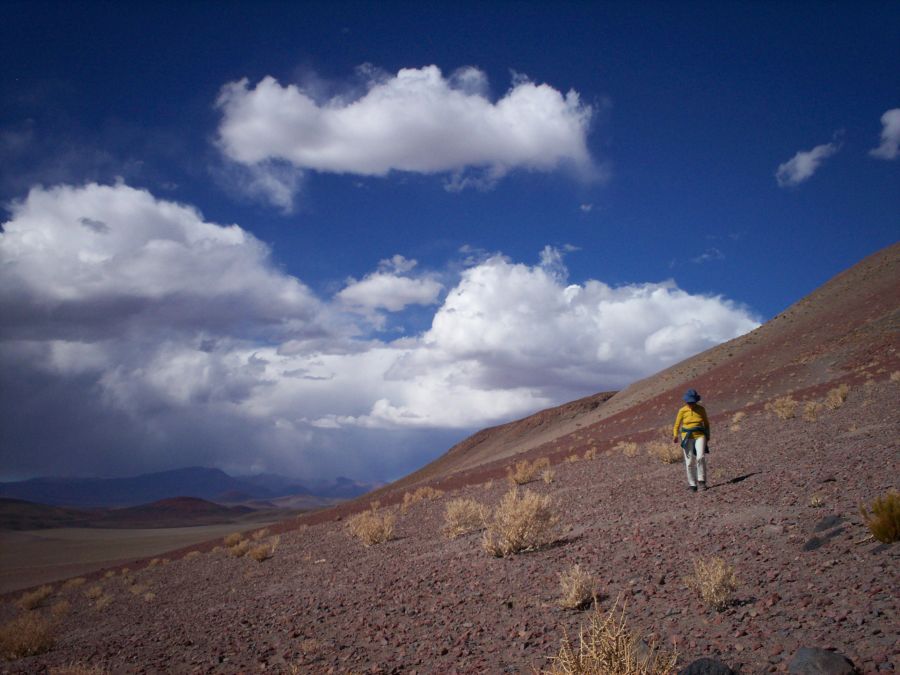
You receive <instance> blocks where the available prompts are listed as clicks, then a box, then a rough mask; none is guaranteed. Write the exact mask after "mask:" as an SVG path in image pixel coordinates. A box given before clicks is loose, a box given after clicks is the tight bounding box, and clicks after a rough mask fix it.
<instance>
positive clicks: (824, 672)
mask: <svg viewBox="0 0 900 675" xmlns="http://www.w3.org/2000/svg"><path fill="white" fill-rule="evenodd" d="M788 672H789V673H793V674H794V675H853V674H854V673H857V672H859V671H857V669H856V666H854V665H853V661H851V660H850V659H848V658H847V657H846V656H844V655H843V654H838V653H837V652H830V651H828V650H826V649H819V648H818V647H801V648H800V649H798V650H797V653H796V654H794V658H793V659H791V663H790V665H788Z"/></svg>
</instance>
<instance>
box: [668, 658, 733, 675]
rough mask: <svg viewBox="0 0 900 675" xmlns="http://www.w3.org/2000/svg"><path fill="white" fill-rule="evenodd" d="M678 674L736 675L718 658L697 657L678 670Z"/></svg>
mask: <svg viewBox="0 0 900 675" xmlns="http://www.w3.org/2000/svg"><path fill="white" fill-rule="evenodd" d="M678 675H735V673H734V671H733V670H732V669H731V668H729V667H728V666H726V665H725V664H724V663H722V662H721V661H717V660H716V659H705V658H704V659H697V660H696V661H693V662H691V663H690V664H688V665H687V666H686V667H685V668H682V669H681V670H679V671H678Z"/></svg>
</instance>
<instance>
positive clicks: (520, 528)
mask: <svg viewBox="0 0 900 675" xmlns="http://www.w3.org/2000/svg"><path fill="white" fill-rule="evenodd" d="M558 523H559V516H557V515H556V510H555V509H554V507H553V500H552V499H551V498H550V496H549V495H544V496H541V495H539V494H537V493H535V492H531V491H530V490H525V491H524V492H523V493H522V494H519V491H518V489H517V488H513V489H512V490H510V491H509V492H507V493H506V494H505V495H504V496H503V499H502V500H501V501H500V505H499V506H498V507H497V508H496V509H495V510H494V515H493V518H492V520H491V522H490V523H489V524H488V528H487V531H486V532H485V533H484V540H483V542H482V544H483V546H484V550H485V551H487V552H488V553H490V554H491V555H494V556H497V557H498V558H500V557H506V556H508V555H512V554H514V553H520V552H522V551H527V550H530V549H535V548H540V547H541V546H546V545H547V544H550V543H552V542H553V541H554V540H555V539H556V536H557V535H556V526H557V524H558Z"/></svg>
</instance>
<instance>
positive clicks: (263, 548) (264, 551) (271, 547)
mask: <svg viewBox="0 0 900 675" xmlns="http://www.w3.org/2000/svg"><path fill="white" fill-rule="evenodd" d="M280 542H281V537H277V536H276V537H272V538H271V539H269V541H267V542H266V543H265V544H261V545H259V546H254V547H253V548H251V549H250V552H249V556H250V557H251V558H253V559H254V560H255V561H256V562H262V561H263V560H268V559H269V558H271V557H272V556H273V555H275V549H276V548H278V544H279V543H280Z"/></svg>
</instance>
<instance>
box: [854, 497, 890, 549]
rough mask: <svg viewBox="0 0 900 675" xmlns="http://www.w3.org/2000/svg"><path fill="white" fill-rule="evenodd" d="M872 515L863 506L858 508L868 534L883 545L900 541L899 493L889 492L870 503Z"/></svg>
mask: <svg viewBox="0 0 900 675" xmlns="http://www.w3.org/2000/svg"><path fill="white" fill-rule="evenodd" d="M871 509H872V513H871V514H869V512H868V510H866V507H865V506H860V507H859V512H860V515H862V518H863V522H864V523H865V524H866V527H868V528H869V532H871V533H872V536H873V537H875V539H877V540H878V541H880V542H882V543H883V544H890V543H891V542H895V541H900V492H896V491H894V490H891V491H889V492H888V493H887V494H886V495H884V496H883V497H876V499H875V501H874V502H872V506H871Z"/></svg>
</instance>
